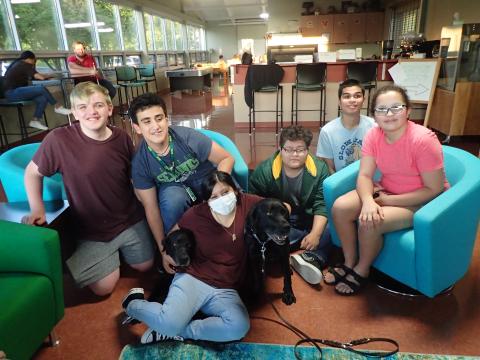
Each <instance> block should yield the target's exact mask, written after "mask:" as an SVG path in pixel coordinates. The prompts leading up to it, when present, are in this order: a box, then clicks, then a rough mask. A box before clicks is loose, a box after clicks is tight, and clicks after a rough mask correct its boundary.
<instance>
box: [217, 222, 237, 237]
mask: <svg viewBox="0 0 480 360" xmlns="http://www.w3.org/2000/svg"><path fill="white" fill-rule="evenodd" d="M220 226H221V227H222V229H223V230H224V231H225V232H226V233H227V234H228V235H230V236H231V237H232V241H235V240H237V234H235V219H233V232H232V233H231V232H230V231H228V230H227V228H226V227H225V226H223V225H222V224H220Z"/></svg>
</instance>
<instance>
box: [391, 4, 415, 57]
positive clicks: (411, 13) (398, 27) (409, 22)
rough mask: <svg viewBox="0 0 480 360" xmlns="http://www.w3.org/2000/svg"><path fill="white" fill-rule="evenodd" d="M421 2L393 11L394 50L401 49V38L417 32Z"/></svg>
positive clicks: (401, 6)
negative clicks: (408, 33)
mask: <svg viewBox="0 0 480 360" xmlns="http://www.w3.org/2000/svg"><path fill="white" fill-rule="evenodd" d="M419 11H420V1H419V0H414V1H409V2H407V3H405V4H402V5H399V6H397V7H395V8H394V9H393V16H392V23H391V29H390V38H391V39H393V40H394V48H396V49H398V48H399V47H400V42H401V37H402V35H403V34H405V33H407V32H409V31H410V32H412V31H413V32H416V31H417V23H418V16H419Z"/></svg>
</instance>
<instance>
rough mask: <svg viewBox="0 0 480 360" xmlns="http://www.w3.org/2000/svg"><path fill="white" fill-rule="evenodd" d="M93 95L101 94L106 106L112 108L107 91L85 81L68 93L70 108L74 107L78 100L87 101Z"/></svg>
mask: <svg viewBox="0 0 480 360" xmlns="http://www.w3.org/2000/svg"><path fill="white" fill-rule="evenodd" d="M94 93H100V94H103V95H104V96H105V101H106V102H107V104H108V105H110V106H112V99H111V98H110V95H108V90H107V89H105V88H104V87H103V86H100V85H98V84H95V83H93V82H91V81H86V82H81V83H80V84H77V85H76V86H75V87H74V88H73V90H72V92H71V93H70V103H71V104H72V107H75V103H76V102H77V101H78V100H87V99H88V98H89V97H90V96H92V95H93V94H94Z"/></svg>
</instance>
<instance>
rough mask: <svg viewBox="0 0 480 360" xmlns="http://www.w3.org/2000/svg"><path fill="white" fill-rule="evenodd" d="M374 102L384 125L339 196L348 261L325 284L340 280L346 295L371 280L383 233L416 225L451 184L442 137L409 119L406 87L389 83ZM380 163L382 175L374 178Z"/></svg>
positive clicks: (337, 210) (368, 138)
mask: <svg viewBox="0 0 480 360" xmlns="http://www.w3.org/2000/svg"><path fill="white" fill-rule="evenodd" d="M371 107H372V113H373V114H375V121H376V122H377V124H378V127H376V128H372V129H370V130H369V131H368V133H367V134H366V135H365V138H364V140H363V145H362V157H361V160H360V170H359V173H358V178H357V188H356V190H353V191H351V192H349V193H347V194H345V195H343V196H341V197H339V198H338V199H337V200H336V201H335V203H334V204H333V209H332V214H333V222H334V225H335V229H336V230H337V234H338V237H339V239H340V241H341V243H342V250H343V253H344V256H345V262H344V264H342V265H340V266H336V267H334V268H331V269H329V272H328V273H327V274H325V283H327V284H331V285H335V291H336V292H337V293H338V294H340V295H353V294H355V293H357V292H358V291H359V290H360V289H361V288H362V287H363V285H364V284H365V283H366V280H367V277H368V275H369V271H370V265H371V264H372V263H373V261H374V260H375V258H376V257H377V255H378V254H379V252H380V250H381V249H382V246H383V234H384V233H386V232H392V231H395V230H400V229H405V228H408V227H411V226H412V225H413V215H414V214H415V211H417V210H418V209H419V208H420V207H421V206H422V205H424V204H426V203H427V202H429V201H430V200H432V199H433V198H435V197H436V196H437V195H439V194H440V193H441V192H443V191H444V190H445V189H447V188H448V186H449V185H448V183H447V181H446V178H445V172H444V164H443V153H442V147H441V145H440V142H439V141H438V139H437V137H436V135H435V134H434V133H433V132H432V131H430V130H429V129H427V128H425V127H423V126H421V125H417V124H415V123H413V122H411V121H409V120H408V117H409V114H410V102H409V99H408V96H407V94H406V92H405V90H404V89H403V88H401V87H398V86H393V85H389V86H385V87H384V88H381V89H379V90H378V91H377V93H376V94H375V95H374V96H373V99H372V105H371ZM377 168H378V169H379V170H380V173H381V174H382V176H381V178H380V181H379V182H378V183H374V181H373V177H374V174H375V171H376V170H377ZM357 223H358V228H357ZM357 239H358V248H359V249H357Z"/></svg>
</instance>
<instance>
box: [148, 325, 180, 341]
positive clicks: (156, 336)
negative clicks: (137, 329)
mask: <svg viewBox="0 0 480 360" xmlns="http://www.w3.org/2000/svg"><path fill="white" fill-rule="evenodd" d="M160 341H183V337H181V336H167V335H163V334H160V333H158V332H156V331H155V330H153V329H152V328H148V329H147V331H145V333H144V334H143V335H142V338H141V339H140V342H141V343H142V344H151V343H155V342H160Z"/></svg>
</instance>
